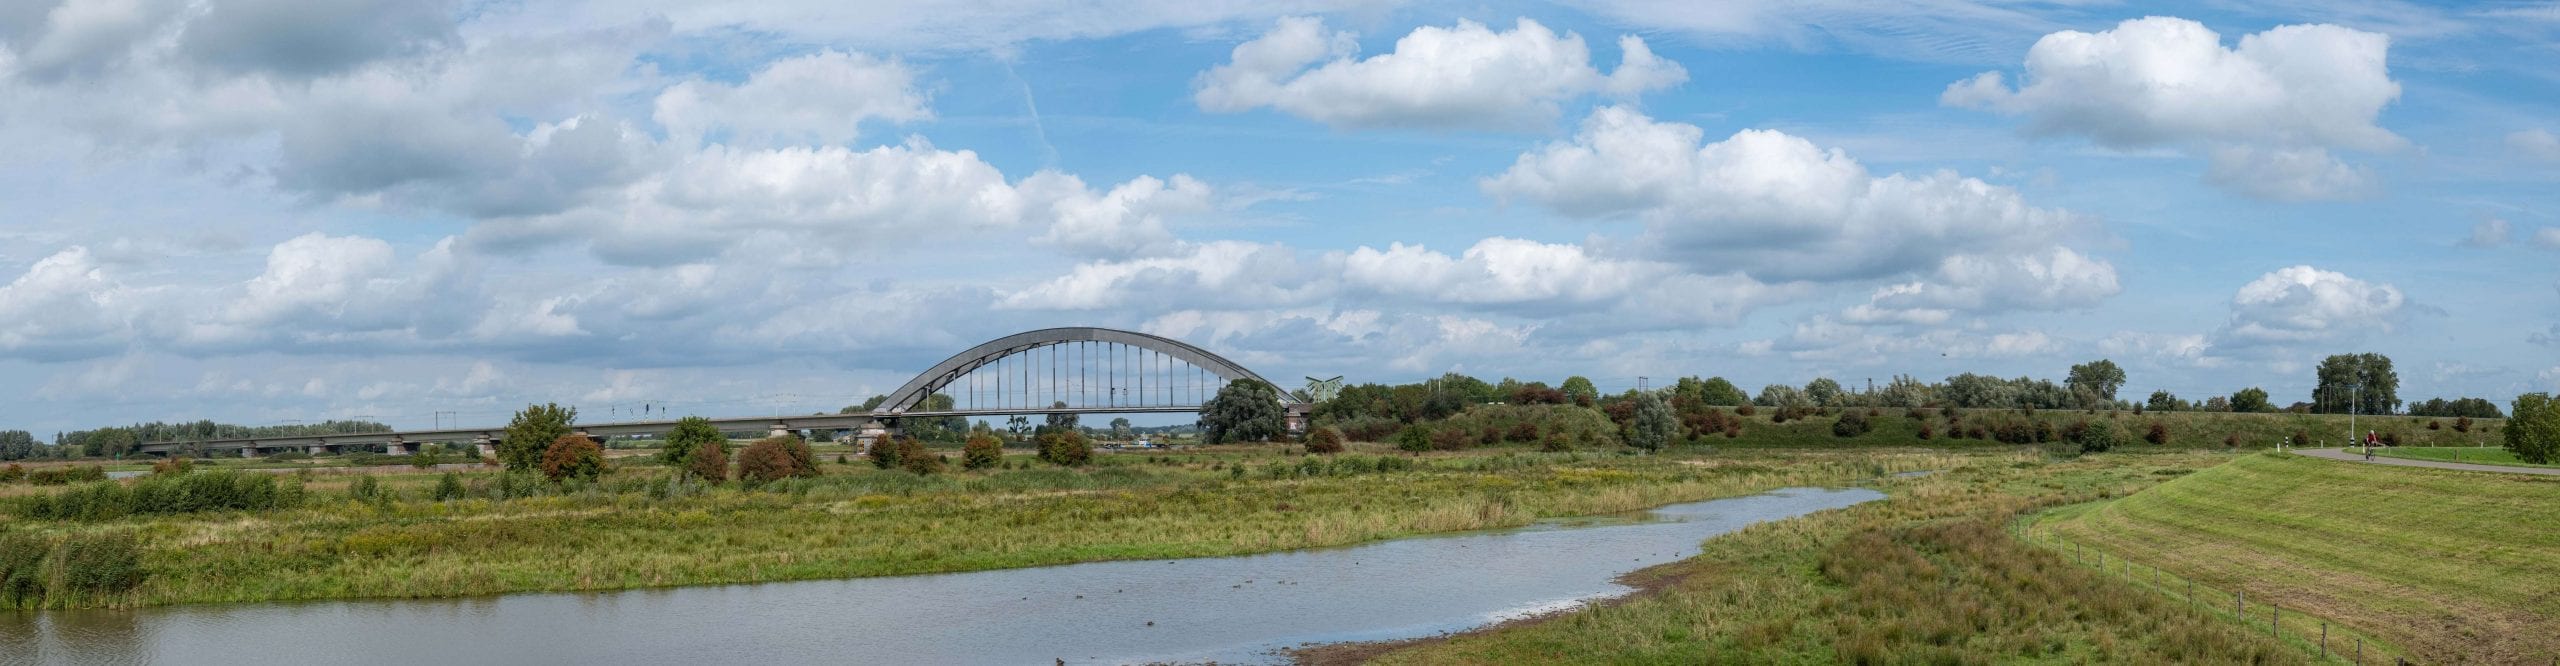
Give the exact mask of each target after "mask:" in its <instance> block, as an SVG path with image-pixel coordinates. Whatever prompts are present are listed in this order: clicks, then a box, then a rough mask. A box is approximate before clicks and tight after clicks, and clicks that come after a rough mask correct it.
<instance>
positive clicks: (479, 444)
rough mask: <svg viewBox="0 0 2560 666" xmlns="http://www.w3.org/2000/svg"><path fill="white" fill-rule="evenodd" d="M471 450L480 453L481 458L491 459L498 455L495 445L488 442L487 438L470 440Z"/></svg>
mask: <svg viewBox="0 0 2560 666" xmlns="http://www.w3.org/2000/svg"><path fill="white" fill-rule="evenodd" d="M471 448H474V449H478V450H479V451H480V457H482V458H491V457H496V456H497V455H498V445H497V443H495V442H491V441H489V438H487V437H474V438H471Z"/></svg>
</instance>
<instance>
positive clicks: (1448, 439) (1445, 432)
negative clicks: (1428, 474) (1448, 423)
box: [1431, 427, 1475, 451]
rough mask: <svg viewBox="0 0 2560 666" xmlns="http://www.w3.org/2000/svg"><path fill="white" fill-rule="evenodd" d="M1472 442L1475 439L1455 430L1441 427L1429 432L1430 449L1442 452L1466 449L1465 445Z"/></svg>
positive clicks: (1465, 432) (1462, 431) (1464, 432)
mask: <svg viewBox="0 0 2560 666" xmlns="http://www.w3.org/2000/svg"><path fill="white" fill-rule="evenodd" d="M1474 441H1475V438H1474V437H1470V436H1468V435H1467V431H1465V430H1460V429H1457V428H1447V427H1443V428H1438V429H1435V430H1432V431H1431V448H1435V449H1439V450H1442V451H1456V450H1459V449H1463V448H1467V444H1469V443H1471V442H1474Z"/></svg>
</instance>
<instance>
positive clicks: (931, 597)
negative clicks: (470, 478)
mask: <svg viewBox="0 0 2560 666" xmlns="http://www.w3.org/2000/svg"><path fill="white" fill-rule="evenodd" d="M1882 497H1883V495H1882V494H1879V493H1877V492H1875V491H1872V490H1866V489H1850V490H1816V489H1789V490H1783V491H1778V492H1774V493H1769V494H1765V495H1757V496H1752V497H1742V498H1734V499H1726V500H1716V501H1710V502H1698V503H1693V504H1682V505H1675V506H1670V507H1665V508H1663V509H1660V510H1657V511H1654V512H1652V513H1651V516H1652V518H1654V520H1650V521H1635V522H1628V521H1580V522H1579V523H1577V524H1573V525H1566V524H1547V525H1540V526H1535V527H1531V528H1526V529H1521V530H1513V531H1506V532H1497V533H1478V534H1466V535H1457V536H1445V537H1427V538H1414V539H1403V540H1397V541H1389V542H1382V543H1375V544H1368V545H1362V546H1354V547H1348V548H1336V549H1326V550H1312V551H1298V552H1288V553H1272V554H1266V555H1251V556H1243V557H1226V558H1204V559H1191V560H1170V561H1168V560H1150V561H1131V562H1099V563H1090V564H1076V565H1067V566H1057V567H1042V568H1035V569H1010V570H1002V571H981V572H972V573H960V574H942V575H930V576H901V577H890V578H860V579H849V580H830V581H805V582H792V583H772V584H762V585H732V586H719V587H690V588H668V589H658V590H638V591H627V592H608V593H592V594H525V595H511V596H503V597H490V598H475V599H461V600H400V601H356V602H328V603H308V604H254V605H230V606H190V607H175V608H156V609H145V610H141V611H131V612H114V611H82V612H51V613H44V614H24V613H19V614H0V647H6V648H7V650H6V653H7V656H6V657H5V658H0V661H6V662H11V663H16V662H21V661H32V662H35V663H81V664H92V663H117V664H122V663H171V662H184V663H201V664H259V665H262V666H264V665H268V664H327V663H366V664H436V665H438V666H443V665H448V664H456V663H466V664H476V663H616V664H660V663H732V662H759V663H834V664H842V663H865V664H982V663H1050V660H1051V659H1064V660H1066V661H1068V662H1070V663H1130V662H1153V661H1169V662H1199V661H1212V660H1214V661H1218V662H1221V663H1237V662H1243V663H1255V662H1271V661H1278V660H1279V657H1277V656H1276V655H1274V654H1273V651H1274V650H1277V649H1280V648H1286V647H1292V646H1296V645H1300V644H1304V643H1321V642H1337V641H1358V640H1385V639H1395V638H1406V637H1414V636H1425V635H1430V634H1435V633H1440V632H1445V631H1453V630H1459V629H1465V628H1468V627H1474V626H1480V625H1483V624H1486V623H1490V622H1496V621H1500V620H1503V619H1508V618H1511V617H1517V616H1519V615H1522V614H1527V613H1535V612H1540V611H1545V610H1550V609H1556V608H1562V607H1568V606H1570V605H1572V604H1575V603H1580V602H1583V601H1587V600H1590V599H1594V598H1600V597H1606V596H1611V595H1615V594H1619V593H1623V592H1625V591H1626V588H1624V587H1623V586H1619V585H1617V584H1615V583H1613V582H1611V579H1613V578H1615V577H1617V576H1618V575H1619V574H1622V573H1625V572H1628V571H1632V570H1635V569H1639V568H1643V567H1647V566H1652V565H1655V564H1661V563H1664V562H1669V561H1672V560H1677V559H1681V558H1685V557H1688V556H1690V555H1694V554H1696V552H1697V545H1698V542H1699V541H1701V540H1703V539H1705V538H1707V537H1709V536H1713V535H1715V534H1720V533H1723V532H1728V531H1732V530H1734V529H1738V528H1740V527H1742V526H1744V525H1748V524H1751V523H1754V522H1760V521H1766V520H1775V519H1782V518H1788V517H1793V516H1798V515H1802V514H1805V513H1810V512H1813V511H1819V510H1822V509H1829V508H1837V507H1842V506H1848V505H1851V504H1856V503H1859V502H1864V501H1868V500H1873V499H1880V498H1882Z"/></svg>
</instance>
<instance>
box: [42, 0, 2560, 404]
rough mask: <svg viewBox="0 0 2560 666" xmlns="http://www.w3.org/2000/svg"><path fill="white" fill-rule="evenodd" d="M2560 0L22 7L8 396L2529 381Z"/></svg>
mask: <svg viewBox="0 0 2560 666" xmlns="http://www.w3.org/2000/svg"><path fill="white" fill-rule="evenodd" d="M2555 38H2560V4H2554V3H2550V2H2514V3H2473V4H2461V5H2442V6H2439V5H2427V4H2415V3H2398V2H2252V3H2237V2H2201V3H2168V4H2140V5H2136V4H2128V3H2109V2H2056V3H2040V2H2001V1H1994V0H1978V1H1966V0H1939V1H1936V2H1928V3H1914V4H1911V5H1886V4H1880V3H1847V2H1843V3H1827V2H1813V3H1801V2H1798V3H1774V2H1771V3H1762V2H1735V3H1714V4H1711V5H1710V4H1705V3H1651V2H1637V1H1634V0H1593V1H1591V2H1578V3H1564V4H1546V3H1507V2H1498V3H1467V4H1440V3H1429V2H1386V3H1367V2H1332V1H1324V0H1308V1H1305V2H1183V3H1174V2H1166V3H1112V4H1109V5H1107V6H1106V5H1104V4H1102V3H1049V2H1038V1H1025V2H1017V3H1003V4H1000V5H989V4H985V3H959V2H953V3H930V2H927V3H798V2H768V3H756V4H753V5H736V4H732V3H708V2H693V1H690V0H649V1H645V2H601V1H598V2H533V1H524V2H479V3H474V2H444V3H435V2H426V3H421V2H407V1H402V2H390V1H387V0H386V1H384V2H374V3H367V2H349V3H342V4H338V5H331V6H329V7H328V8H326V11H321V10H314V9H312V8H310V7H307V6H301V5H299V3H290V2H281V1H278V0H221V1H215V2H197V3H187V2H176V1H174V0H135V1H117V2H99V1H94V0H67V1H56V2H44V1H39V2H35V3H17V4H15V5H13V6H12V8H10V9H7V10H0V377H6V378H7V379H8V381H7V382H5V385H0V427H5V428H26V429H31V430H38V431H48V432H49V431H54V430H64V429H74V428H83V427H92V426H96V425H104V424H111V423H121V422H129V421H137V420H151V419H194V418H213V419H217V420H223V421H231V422H241V423H253V424H264V423H280V422H290V421H295V420H305V421H307V420H318V419H322V418H332V417H362V418H372V419H376V420H382V421H387V422H392V423H395V424H400V425H423V424H427V423H430V422H431V421H432V420H434V419H435V418H436V417H435V416H434V415H435V413H436V412H447V411H449V412H458V413H460V414H461V415H462V417H461V418H463V419H464V420H466V421H483V420H495V419H502V418H503V417H504V415H505V414H506V413H507V412H508V411H509V410H511V409H513V408H514V407H516V406H520V405H522V404H523V403H525V402H527V401H535V400H558V401H562V402H567V403H573V404H577V405H580V406H581V407H582V408H584V409H585V410H586V412H587V413H588V414H589V415H590V416H588V418H597V417H598V416H603V417H612V416H617V415H619V413H620V412H621V411H623V410H625V409H627V408H628V407H631V406H634V405H638V404H642V403H651V404H658V405H668V404H672V405H675V406H676V407H677V408H678V409H679V410H683V411H693V412H699V413H705V414H753V413H762V412H768V411H786V412H802V411H813V410H820V409H832V408H833V407H836V406H841V405H843V404H846V403H850V402H857V401H859V400H860V398H861V397H863V396H865V395H869V394H871V393H875V392H882V391H885V390H886V389H889V388H892V387H894V386H896V385H897V384H899V383H900V382H902V381H904V380H905V379H906V378H907V376H909V375H910V374H912V373H913V372H915V371H916V370H917V369H920V368H922V367H925V366H927V365H930V364H931V363H932V362H934V361H936V360H939V359H940V358H941V356H943V355H945V354H948V353H951V352H954V351H957V350H960V349H962V348H965V347H967V346H969V345H971V344H974V343H976V342H979V341H982V340H985V339H990V338H994V337H997V336H1000V335H1004V334H1007V333H1011V332H1014V331H1018V330H1025V329H1030V328H1039V327H1045V326H1053V325H1104V326H1115V327H1124V328H1131V329H1138V330H1146V331H1150V332H1155V333H1160V334H1165V335H1170V336H1173V337H1177V338H1181V339H1184V340H1188V341H1191V342H1193V343H1196V344H1200V345H1202V346H1205V347H1208V348H1210V349H1213V350H1217V351H1220V352H1222V353H1225V354H1228V355H1229V356H1231V357H1233V358H1236V359H1238V360H1240V361H1243V362H1244V363H1246V364H1247V365H1249V366H1253V367H1255V368H1256V369H1258V370H1261V371H1262V372H1263V373H1264V374H1266V375H1271V376H1275V377H1297V376H1299V375H1307V374H1314V375H1319V376H1330V375H1334V374H1344V375H1350V376H1351V379H1352V380H1353V381H1404V380H1412V379H1417V378H1422V377H1427V376H1432V375H1436V374H1438V373H1441V372H1446V371H1453V370H1454V371H1461V372H1468V373H1472V374H1477V375H1480V376H1485V377H1487V378H1494V377H1501V376H1516V377H1521V378H1524V379H1542V380H1547V381H1556V380H1560V379H1561V378H1563V377H1564V376H1566V375H1569V374H1583V375H1588V376H1591V377H1593V378H1594V379H1595V380H1597V381H1598V383H1599V384H1601V385H1602V386H1603V387H1604V388H1608V389H1613V390H1614V389H1617V388H1622V387H1628V386H1632V385H1633V384H1634V383H1635V382H1636V381H1637V377H1639V376H1649V377H1652V378H1654V379H1655V380H1656V381H1662V380H1664V379H1666V378H1669V377H1675V376H1680V375H1690V374H1697V375H1711V374H1712V375H1723V376H1726V377H1729V378H1732V379H1734V380H1735V381H1736V382H1738V383H1741V384H1744V385H1745V386H1752V387H1756V386H1759V385H1762V384H1768V383H1787V384H1795V385H1801V384H1802V383H1804V382H1805V381H1807V380H1809V379H1812V378H1814V377H1816V376H1829V377H1833V378H1837V379H1841V380H1843V381H1845V382H1849V383H1853V384H1855V383H1859V382H1861V381H1863V380H1865V379H1867V378H1875V379H1877V380H1878V381H1882V380H1883V379H1885V378H1888V377H1891V376H1893V375H1894V374H1897V373H1907V374H1912V375H1916V376H1919V377H1922V378H1925V379H1936V378H1940V377H1944V376H1946V375H1948V374H1952V373H1956V372H1962V371H1981V372H1993V373H1999V374H2003V375H2011V376H2015V375H2032V376H2044V377H2052V376H2059V375H2060V374H2061V373H2062V371H2063V369H2064V368H2066V367H2067V366H2069V365H2070V364H2072V363H2075V362H2080V361H2085V360H2090V359H2095V358H2111V359H2113V360H2115V361H2116V362H2118V363H2119V364H2122V365H2124V366H2125V367H2126V368H2127V369H2128V372H2129V374H2130V375H2131V381H2130V382H2129V386H2128V389H2129V390H2130V391H2132V392H2135V393H2137V394H2147V393H2148V392H2149V391H2151V390H2153V389H2168V390H2171V391H2174V392H2176V393H2179V394H2181V395H2183V396H2186V397H2189V398H2197V399H2200V398H2202V397H2205V396H2208V395H2212V394H2228V393H2229V392H2231V391H2233V390H2236V389H2239V388H2242V387H2247V386H2263V387H2265V388H2267V389H2269V390H2270V391H2272V392H2273V393H2275V395H2276V396H2277V398H2278V401H2279V402H2289V401H2292V400H2300V399H2304V398H2305V397H2306V395H2307V391H2308V389H2309V385H2310V383H2311V381H2310V375H2311V373H2310V366H2311V365H2312V364H2314V363H2316V362H2317V360H2318V359H2319V358H2320V357H2321V356H2323V355H2326V354H2331V353H2340V352H2348V351H2377V352H2381V353H2384V354H2388V355H2390V356H2392V357H2393V358H2394V359H2395V360H2396V361H2397V362H2398V369H2399V371H2400V374H2401V377H2402V385H2403V388H2402V396H2403V397H2404V398H2408V399H2424V398H2427V397H2434V396H2446V397H2452V396H2457V395H2477V396H2488V397H2491V398H2493V399H2498V400H2501V401H2503V400H2504V399H2506V398H2507V397H2510V396H2512V395H2513V394H2515V393H2517V392H2522V391H2538V390H2551V389H2552V387H2553V385H2554V383H2555V382H2560V274H2555V272H2554V271H2552V270H2550V269H2549V267H2550V266H2551V265H2552V259H2554V258H2555V257H2560V195H2555V194H2554V193H2555V192H2560V188H2555V187H2554V185H2555V184H2560V136H2555V133H2560V73H2555V72H2560V68H2554V67H2551V66H2550V64H2551V63H2554V62H2560V40H2555Z"/></svg>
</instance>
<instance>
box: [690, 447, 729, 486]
mask: <svg viewBox="0 0 2560 666" xmlns="http://www.w3.org/2000/svg"><path fill="white" fill-rule="evenodd" d="M724 444H727V442H703V443H702V446H701V448H696V449H694V450H693V454H692V455H689V456H685V461H684V470H685V472H686V473H688V474H692V475H693V477H694V478H697V479H702V480H704V481H709V482H711V484H712V485H715V486H716V485H720V484H722V483H727V482H728V481H729V447H727V446H724Z"/></svg>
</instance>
